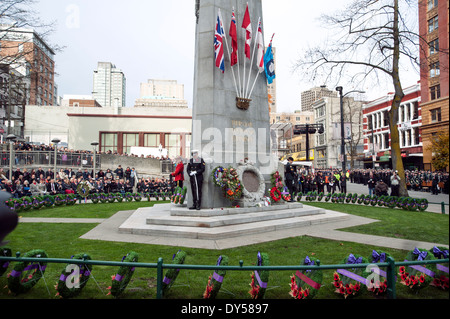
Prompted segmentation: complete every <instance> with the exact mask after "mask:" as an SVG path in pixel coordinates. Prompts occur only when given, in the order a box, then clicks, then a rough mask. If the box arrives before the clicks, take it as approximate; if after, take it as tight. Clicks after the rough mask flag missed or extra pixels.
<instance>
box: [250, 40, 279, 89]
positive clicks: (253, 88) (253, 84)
mask: <svg viewBox="0 0 450 319" xmlns="http://www.w3.org/2000/svg"><path fill="white" fill-rule="evenodd" d="M274 35H275V33H274V34H272V38H271V39H270V44H271V43H272V40H273V36H274ZM270 44H269V46H270ZM260 73H262V72H258V74H256V77H255V81H254V82H253V86H252V89H251V91H250V94H249V96H248V98H250V97H251V96H252V93H253V89H254V88H255V84H256V80H257V79H258V76H259V74H260Z"/></svg>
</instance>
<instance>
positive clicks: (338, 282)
mask: <svg viewBox="0 0 450 319" xmlns="http://www.w3.org/2000/svg"><path fill="white" fill-rule="evenodd" d="M341 285H342V283H341V282H340V281H335V282H334V287H336V288H339V287H340V286H341Z"/></svg>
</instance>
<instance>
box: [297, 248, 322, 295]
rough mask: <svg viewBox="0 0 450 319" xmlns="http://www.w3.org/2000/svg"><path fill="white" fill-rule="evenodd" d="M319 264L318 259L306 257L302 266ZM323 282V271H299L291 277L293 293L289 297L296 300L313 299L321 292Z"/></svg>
mask: <svg viewBox="0 0 450 319" xmlns="http://www.w3.org/2000/svg"><path fill="white" fill-rule="evenodd" d="M317 262H318V259H316V258H314V257H308V256H306V258H305V259H304V260H303V261H302V264H301V265H302V266H305V265H317V264H318V263H317ZM322 281H323V273H322V270H311V269H306V270H297V272H296V273H295V274H293V275H292V276H291V283H290V287H291V292H290V293H289V295H291V296H292V297H293V298H294V299H312V298H314V297H315V296H316V294H317V293H318V292H319V289H320V287H321V286H322Z"/></svg>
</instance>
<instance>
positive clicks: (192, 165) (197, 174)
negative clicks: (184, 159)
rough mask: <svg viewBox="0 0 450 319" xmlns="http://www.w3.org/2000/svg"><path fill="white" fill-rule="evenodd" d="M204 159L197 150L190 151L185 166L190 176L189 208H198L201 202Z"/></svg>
mask: <svg viewBox="0 0 450 319" xmlns="http://www.w3.org/2000/svg"><path fill="white" fill-rule="evenodd" d="M205 167H206V164H205V161H204V160H203V158H201V157H200V156H199V155H198V151H192V158H191V159H190V160H189V163H188V165H187V168H186V172H187V173H188V174H189V176H190V182H191V192H192V199H193V206H192V207H189V209H196V210H200V208H201V202H202V185H203V173H204V172H205Z"/></svg>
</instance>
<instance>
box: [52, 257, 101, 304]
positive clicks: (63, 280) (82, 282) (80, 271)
mask: <svg viewBox="0 0 450 319" xmlns="http://www.w3.org/2000/svg"><path fill="white" fill-rule="evenodd" d="M71 259H77V260H80V259H81V260H91V257H90V256H89V255H88V254H77V255H74V256H72V257H71ZM70 265H71V264H67V266H66V267H65V268H64V269H63V271H62V272H61V276H60V277H59V280H58V283H57V284H56V286H55V288H56V290H57V291H58V292H57V294H56V295H57V296H59V297H61V298H64V299H68V298H73V297H76V296H78V295H79V294H80V293H81V291H82V290H83V288H84V286H86V284H87V283H88V281H89V278H90V276H91V271H92V265H87V264H73V266H75V269H76V270H77V272H75V275H79V278H75V277H74V278H73V279H74V282H73V283H72V284H71V285H70V286H72V285H73V287H70V286H69V285H68V282H67V280H71V279H72V276H73V275H72V274H73V273H74V269H72V267H69V266H70ZM75 283H77V284H75Z"/></svg>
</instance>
